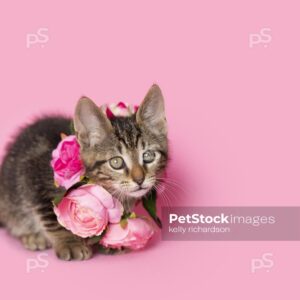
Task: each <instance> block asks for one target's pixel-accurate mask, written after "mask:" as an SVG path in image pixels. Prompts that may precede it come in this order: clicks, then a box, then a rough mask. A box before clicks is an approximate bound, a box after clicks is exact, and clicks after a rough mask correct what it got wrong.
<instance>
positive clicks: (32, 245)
mask: <svg viewBox="0 0 300 300" xmlns="http://www.w3.org/2000/svg"><path fill="white" fill-rule="evenodd" d="M21 241H22V243H23V245H24V247H25V248H26V249H29V250H32V251H36V250H45V249H48V248H51V244H50V242H49V241H48V240H47V239H46V238H45V236H44V235H43V234H42V233H34V234H28V235H23V236H22V237H21Z"/></svg>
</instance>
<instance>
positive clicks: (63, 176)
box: [51, 135, 85, 189]
mask: <svg viewBox="0 0 300 300" xmlns="http://www.w3.org/2000/svg"><path fill="white" fill-rule="evenodd" d="M51 167H52V169H53V171H54V180H55V182H56V184H57V185H59V186H63V187H65V188H66V189H68V188H70V187H71V186H72V185H73V184H75V183H77V182H79V181H80V177H81V176H82V175H83V174H84V172H85V170H84V166H83V163H82V161H81V159H80V146H79V144H78V142H77V139H76V136H75V135H69V136H67V137H65V138H64V139H63V140H61V141H60V143H59V144H58V146H57V148H56V149H55V150H53V152H52V160H51Z"/></svg>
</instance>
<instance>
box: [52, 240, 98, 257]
mask: <svg viewBox="0 0 300 300" xmlns="http://www.w3.org/2000/svg"><path fill="white" fill-rule="evenodd" d="M55 252H56V255H57V257H58V258H60V259H62V260H86V259H89V258H91V257H92V255H93V251H92V248H91V247H90V246H88V245H85V244H84V243H82V242H77V241H74V242H68V243H63V244H59V245H57V246H56V247H55Z"/></svg>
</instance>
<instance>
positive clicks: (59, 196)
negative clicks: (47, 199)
mask: <svg viewBox="0 0 300 300" xmlns="http://www.w3.org/2000/svg"><path fill="white" fill-rule="evenodd" d="M64 196H65V193H60V194H59V195H57V196H55V197H54V199H53V200H52V203H53V204H54V205H55V206H57V205H58V204H59V203H60V201H61V200H62V199H63V197H64Z"/></svg>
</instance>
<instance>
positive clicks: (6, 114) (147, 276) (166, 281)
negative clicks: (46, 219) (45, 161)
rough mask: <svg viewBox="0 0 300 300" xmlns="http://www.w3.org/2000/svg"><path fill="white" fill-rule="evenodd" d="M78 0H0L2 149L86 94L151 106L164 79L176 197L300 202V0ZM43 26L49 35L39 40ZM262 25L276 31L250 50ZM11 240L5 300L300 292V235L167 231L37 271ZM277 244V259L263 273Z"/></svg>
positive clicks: (4, 263) (4, 244)
mask: <svg viewBox="0 0 300 300" xmlns="http://www.w3.org/2000/svg"><path fill="white" fill-rule="evenodd" d="M74 2H75V1H50V0H49V1H32V0H28V1H7V2H6V4H4V2H2V3H1V4H0V37H1V57H0V79H1V100H0V101H1V111H0V124H1V132H0V147H1V153H3V149H4V146H5V144H6V143H7V141H8V140H9V137H10V136H11V134H13V133H14V132H15V131H16V128H17V127H18V126H19V125H23V124H24V123H25V122H27V121H29V120H31V119H32V118H33V116H38V115H40V114H41V113H45V112H64V113H72V111H73V109H74V106H75V103H76V101H77V99H78V98H79V97H80V96H81V95H83V94H84V95H87V96H89V97H91V98H92V99H94V101H96V102H97V103H98V104H102V103H104V102H112V101H117V100H124V101H128V102H131V103H139V102H140V101H141V99H142V98H143V97H144V95H145V93H146V91H147V89H148V88H149V87H150V85H151V84H152V83H153V82H157V83H159V84H160V86H161V88H162V90H163V93H164V96H165V100H166V109H167V117H168V123H169V131H170V140H171V153H172V162H171V165H170V172H169V175H170V177H171V178H173V179H174V180H176V182H177V183H178V184H179V185H180V187H177V185H176V188H175V187H174V188H172V189H171V190H170V191H169V193H170V194H171V195H170V198H172V202H173V203H174V204H175V205H178V204H181V205H195V206H196V205H226V206H227V205H228V206H229V205H237V206H239V205H287V206H289V205H299V199H300V198H299V197H300V189H299V179H300V178H299V177H300V171H299V170H300V156H299V153H300V142H299V128H300V118H299V108H300V104H299V96H300V91H299V77H300V76H299V75H300V74H299V70H300V68H299V67H300V59H299V53H300V42H299V26H300V19H299V1H296V0H295V1H287V0H285V1H276V3H275V1H261V0H260V1H258V0H255V1H254V0H251V1H250V0H249V1H233V0H230V1H156V0H152V1H76V3H74ZM41 27H45V28H48V35H49V41H48V42H47V43H46V44H44V45H42V44H40V45H38V44H36V45H32V47H30V48H27V47H26V35H27V34H31V33H36V32H37V30H38V29H39V28H41ZM262 28H270V29H271V35H272V40H271V42H270V43H269V44H265V46H266V47H264V45H263V44H260V45H255V46H254V47H252V48H250V47H249V34H251V33H258V32H259V31H260V30H261V29H262ZM42 46H43V47H42ZM180 190H183V192H182V193H179V191H180ZM0 240H1V242H0V243H1V256H0V266H1V269H0V270H1V271H0V274H1V298H3V299H8V298H10V299H17V297H18V299H20V298H21V297H22V299H24V298H26V299H27V298H28V299H32V300H33V299H55V297H56V299H63V297H65V299H85V298H87V299H88V298H90V297H91V296H93V297H97V298H96V299H127V298H128V299H129V298H130V299H131V298H133V299H135V298H137V297H143V299H186V298H187V297H194V298H195V299H225V298H226V299H227V298H228V299H255V298H256V299H282V298H283V297H284V298H286V299H291V300H293V299H299V288H298V287H299V265H300V258H299V255H300V251H299V250H300V244H299V242H161V241H159V239H158V240H157V241H156V242H153V243H152V245H151V246H150V247H149V248H148V249H146V250H145V251H142V252H138V253H132V254H128V255H123V256H115V257H111V256H101V255H98V256H96V257H95V258H94V259H92V260H90V261H86V262H71V263H65V262H61V261H59V260H57V259H56V258H55V257H54V254H53V252H52V251H47V252H46V253H47V254H48V258H47V259H48V263H49V265H48V267H47V268H44V269H42V268H39V269H34V270H32V271H31V272H29V273H28V272H26V261H27V259H29V258H34V257H36V255H37V253H34V252H29V251H27V250H24V249H22V247H21V245H20V244H19V242H18V241H15V240H13V239H12V238H10V237H9V236H8V235H7V233H6V232H5V231H4V230H1V231H0ZM267 252H269V253H272V254H273V261H274V266H273V267H272V268H271V269H270V270H264V269H261V270H258V271H257V272H255V273H252V272H251V260H252V259H253V258H259V257H261V256H262V255H263V254H264V253H267ZM229 297H230V298H229Z"/></svg>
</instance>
